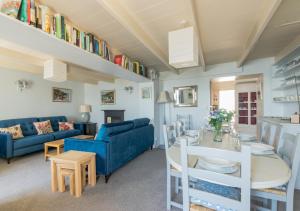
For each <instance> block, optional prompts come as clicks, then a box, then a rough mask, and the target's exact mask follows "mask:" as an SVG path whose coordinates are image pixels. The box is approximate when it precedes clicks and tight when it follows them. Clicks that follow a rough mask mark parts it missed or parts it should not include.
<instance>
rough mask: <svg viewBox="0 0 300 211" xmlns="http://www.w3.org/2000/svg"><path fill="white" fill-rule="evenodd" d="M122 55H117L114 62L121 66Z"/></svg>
mask: <svg viewBox="0 0 300 211" xmlns="http://www.w3.org/2000/svg"><path fill="white" fill-rule="evenodd" d="M122 57H123V55H115V58H114V63H115V64H117V65H119V66H122Z"/></svg>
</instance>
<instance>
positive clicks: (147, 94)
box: [142, 87, 152, 99]
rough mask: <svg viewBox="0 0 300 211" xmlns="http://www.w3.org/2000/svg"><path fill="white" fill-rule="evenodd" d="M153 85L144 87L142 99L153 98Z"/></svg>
mask: <svg viewBox="0 0 300 211" xmlns="http://www.w3.org/2000/svg"><path fill="white" fill-rule="evenodd" d="M151 90H152V89H151V87H144V88H142V99H151Z"/></svg>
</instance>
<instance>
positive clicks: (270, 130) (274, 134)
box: [260, 122, 281, 150]
mask: <svg viewBox="0 0 300 211" xmlns="http://www.w3.org/2000/svg"><path fill="white" fill-rule="evenodd" d="M280 134H281V126H280V125H275V124H270V123H267V122H262V123H261V135H260V142H262V143H264V144H268V145H272V146H274V148H275V149H276V150H277V147H278V142H279V137H280Z"/></svg>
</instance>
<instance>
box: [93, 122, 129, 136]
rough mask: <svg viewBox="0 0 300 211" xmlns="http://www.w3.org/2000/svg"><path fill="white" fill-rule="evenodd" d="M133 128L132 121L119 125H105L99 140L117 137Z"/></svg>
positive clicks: (101, 129) (100, 131) (102, 127)
mask: <svg viewBox="0 0 300 211" xmlns="http://www.w3.org/2000/svg"><path fill="white" fill-rule="evenodd" d="M132 128H133V122H132V121H125V122H119V123H110V124H103V125H102V126H101V128H100V130H99V132H98V134H97V137H96V138H97V140H105V138H106V137H109V136H112V135H116V134H119V133H122V132H125V131H128V130H130V129H132Z"/></svg>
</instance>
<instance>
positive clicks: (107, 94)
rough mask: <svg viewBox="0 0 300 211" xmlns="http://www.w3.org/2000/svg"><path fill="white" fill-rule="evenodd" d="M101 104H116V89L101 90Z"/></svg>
mask: <svg viewBox="0 0 300 211" xmlns="http://www.w3.org/2000/svg"><path fill="white" fill-rule="evenodd" d="M101 104H102V105H113V104H116V90H103V91H101Z"/></svg>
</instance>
